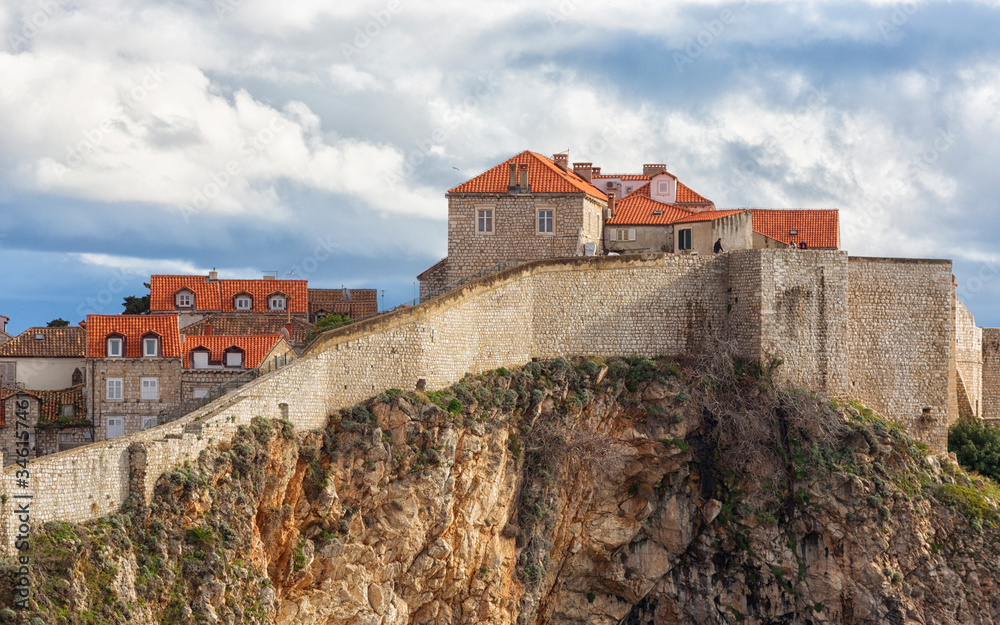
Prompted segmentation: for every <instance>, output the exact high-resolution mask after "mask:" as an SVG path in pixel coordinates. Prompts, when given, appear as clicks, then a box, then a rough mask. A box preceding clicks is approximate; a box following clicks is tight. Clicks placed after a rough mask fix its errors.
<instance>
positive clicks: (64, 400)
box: [0, 384, 87, 425]
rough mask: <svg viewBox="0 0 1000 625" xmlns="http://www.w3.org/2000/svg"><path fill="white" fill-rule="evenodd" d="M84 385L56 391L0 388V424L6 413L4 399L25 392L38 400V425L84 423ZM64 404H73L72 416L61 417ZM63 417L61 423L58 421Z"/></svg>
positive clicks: (85, 408) (85, 415)
mask: <svg viewBox="0 0 1000 625" xmlns="http://www.w3.org/2000/svg"><path fill="white" fill-rule="evenodd" d="M84 388H85V385H83V384H77V385H76V386H71V387H69V388H64V389H61V390H58V391H29V390H24V389H16V388H5V389H0V425H4V424H5V421H6V415H5V414H4V412H5V409H6V405H5V402H6V400H7V399H8V398H9V397H11V396H13V395H17V394H21V393H23V394H25V395H28V396H30V397H34V398H35V399H37V400H38V401H39V406H38V411H39V415H38V423H39V424H40V425H51V424H59V425H81V424H82V425H86V421H85V420H86V418H87V398H86V396H85V394H84ZM65 404H72V405H73V416H72V417H63V413H62V407H63V406H64V405H65ZM60 419H64V422H63V423H59V421H60Z"/></svg>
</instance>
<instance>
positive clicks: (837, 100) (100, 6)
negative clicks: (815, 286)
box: [0, 0, 1000, 333]
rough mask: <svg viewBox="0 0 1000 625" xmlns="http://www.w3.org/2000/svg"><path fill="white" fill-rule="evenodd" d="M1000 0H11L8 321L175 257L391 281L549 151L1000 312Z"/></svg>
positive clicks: (180, 264) (325, 281)
mask: <svg viewBox="0 0 1000 625" xmlns="http://www.w3.org/2000/svg"><path fill="white" fill-rule="evenodd" d="M998 4H1000V3H997V2H902V3H892V2H882V1H875V0H873V1H870V2H801V1H773V2H757V1H749V2H743V3H740V2H736V3H725V2H721V3H720V2H708V1H700V2H699V1H694V2H659V1H658V2H653V1H652V0H635V1H622V0H618V1H615V2H608V1H606V0H558V1H557V0H530V1H526V0H507V1H506V2H481V1H479V0H463V1H457V0H438V1H436V2H433V3H427V2H422V3H417V2H414V1H413V0H378V1H374V2H345V1H344V0H340V1H336V0H294V1H292V2H275V1H274V0H132V1H127V0H90V1H82V0H4V2H3V3H2V4H0V34H2V41H0V267H2V269H3V274H2V278H0V314H3V315H6V316H8V317H11V319H12V320H11V324H10V326H9V328H8V330H9V331H11V332H12V333H16V332H20V331H21V330H23V329H25V328H27V327H29V326H31V325H39V324H41V325H44V323H45V322H47V321H48V320H50V319H52V318H55V317H63V318H65V319H69V320H71V321H73V322H74V323H75V322H77V321H79V320H80V319H82V318H83V317H84V316H85V315H86V314H87V313H95V312H101V313H118V312H121V305H120V304H121V298H122V297H123V296H125V295H130V294H141V293H142V292H144V289H143V287H142V282H143V281H144V280H146V281H148V276H149V274H151V273H189V272H190V273H204V272H206V271H207V270H209V269H211V268H213V267H216V268H218V270H219V272H220V274H221V276H222V277H256V276H259V275H262V274H263V272H267V271H273V272H277V274H278V276H279V277H284V276H286V275H287V274H291V275H292V276H293V277H303V278H308V279H309V281H310V285H312V286H321V287H339V286H341V285H346V286H349V287H369V288H371V287H374V288H378V289H384V290H385V299H384V304H385V305H386V306H392V305H395V304H397V303H399V302H402V301H404V300H408V299H410V298H412V297H413V295H414V293H413V291H414V286H413V285H414V282H415V279H416V278H415V276H416V274H417V273H419V272H420V271H422V270H423V269H425V268H427V267H428V266H430V265H431V264H433V263H434V262H436V261H437V260H439V259H440V258H441V257H442V256H444V254H445V252H446V215H447V205H446V201H445V198H444V193H445V191H446V190H447V189H448V188H450V187H451V186H454V185H456V184H458V183H460V182H462V181H463V180H465V179H468V178H470V177H472V176H474V175H475V174H477V173H479V172H481V171H482V170H484V169H486V168H488V167H490V166H492V165H494V164H496V163H497V162H500V161H501V160H504V159H506V158H508V157H509V156H511V155H512V154H515V153H517V152H519V151H521V150H524V149H532V150H535V151H538V152H541V153H544V154H552V153H554V152H559V151H563V150H566V149H568V150H569V152H570V160H571V161H573V160H588V161H593V162H594V164H595V165H600V166H601V167H602V168H603V170H604V171H605V172H612V171H614V172H623V171H637V170H640V169H641V166H642V164H643V163H644V162H665V163H667V164H668V167H669V168H670V169H671V171H672V172H674V173H675V174H677V175H678V176H679V177H680V178H681V180H683V181H684V182H686V183H687V184H688V185H689V186H691V187H692V188H694V189H695V190H696V191H698V192H700V193H702V194H703V195H705V196H707V197H709V198H710V199H712V200H713V201H715V203H716V205H717V206H719V207H720V208H727V207H744V206H755V207H777V208H799V207H806V208H839V209H841V211H842V212H841V221H842V243H843V247H844V248H845V249H847V250H849V251H850V252H851V253H852V254H855V255H877V256H914V257H927V258H953V259H954V260H955V271H956V274H957V277H958V280H959V284H960V289H961V291H962V295H963V299H964V300H965V301H966V303H967V304H968V305H969V307H970V308H971V309H972V311H973V313H974V314H975V315H976V317H977V321H978V322H979V324H980V325H984V326H1000V310H998V306H1000V240H998V237H997V235H998V232H1000V215H998V213H997V212H996V210H995V208H994V201H995V199H996V198H997V196H998V191H1000V175H997V174H996V173H995V171H994V169H995V168H997V167H1000V116H998V115H997V111H998V104H1000V38H998V37H997V36H996V33H997V32H1000V6H998Z"/></svg>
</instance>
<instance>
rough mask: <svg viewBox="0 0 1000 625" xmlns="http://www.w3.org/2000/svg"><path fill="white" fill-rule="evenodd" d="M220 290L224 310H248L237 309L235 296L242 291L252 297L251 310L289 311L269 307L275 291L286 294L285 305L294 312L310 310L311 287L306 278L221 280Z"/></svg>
mask: <svg viewBox="0 0 1000 625" xmlns="http://www.w3.org/2000/svg"><path fill="white" fill-rule="evenodd" d="M219 290H220V292H221V298H222V312H247V311H243V310H240V311H237V310H236V304H235V301H234V298H235V297H236V296H237V295H239V294H240V293H247V294H249V295H250V297H251V298H252V306H253V307H252V308H251V309H250V311H249V312H272V313H274V312H282V313H284V312H288V311H285V310H280V311H277V310H269V309H268V307H267V300H268V298H269V297H270V296H271V295H274V294H275V293H281V294H282V295H284V296H285V298H286V302H285V305H286V306H287V307H288V309H289V311H291V312H292V313H307V312H309V293H308V291H309V288H308V282H306V281H305V280H219Z"/></svg>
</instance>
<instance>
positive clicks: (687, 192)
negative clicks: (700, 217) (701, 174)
mask: <svg viewBox="0 0 1000 625" xmlns="http://www.w3.org/2000/svg"><path fill="white" fill-rule="evenodd" d="M677 203H678V204H712V203H713V202H712V200H709V199H708V198H706V197H705V196H704V195H701V194H700V193H695V192H694V191H692V190H691V189H690V188H689V187H688V186H687V185H686V184H684V183H683V182H681V181H680V180H678V181H677Z"/></svg>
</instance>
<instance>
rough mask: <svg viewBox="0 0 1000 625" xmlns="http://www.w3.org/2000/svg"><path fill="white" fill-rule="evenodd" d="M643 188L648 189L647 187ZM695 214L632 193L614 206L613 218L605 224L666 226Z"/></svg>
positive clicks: (646, 196)
mask: <svg viewBox="0 0 1000 625" xmlns="http://www.w3.org/2000/svg"><path fill="white" fill-rule="evenodd" d="M643 187H646V188H647V189H648V187H649V185H648V184H647V185H643ZM655 213H660V214H659V215H656V214H655ZM695 214H697V213H694V212H692V211H690V210H688V209H686V208H682V207H680V206H677V205H676V204H665V203H663V202H657V201H656V200H654V199H651V198H650V197H649V196H648V195H642V194H641V193H638V191H634V192H632V193H631V194H630V195H628V196H627V197H626V198H625V199H624V200H622V201H621V202H617V203H616V204H615V216H614V217H612V218H611V219H609V220H608V222H607V223H608V225H609V226H626V225H627V226H666V225H670V224H672V223H674V222H676V221H678V220H680V219H683V218H685V217H689V216H691V215H695Z"/></svg>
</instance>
